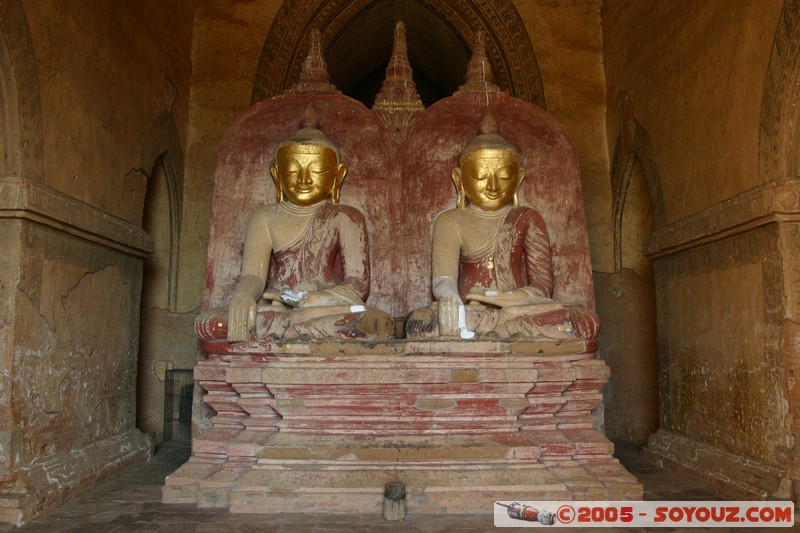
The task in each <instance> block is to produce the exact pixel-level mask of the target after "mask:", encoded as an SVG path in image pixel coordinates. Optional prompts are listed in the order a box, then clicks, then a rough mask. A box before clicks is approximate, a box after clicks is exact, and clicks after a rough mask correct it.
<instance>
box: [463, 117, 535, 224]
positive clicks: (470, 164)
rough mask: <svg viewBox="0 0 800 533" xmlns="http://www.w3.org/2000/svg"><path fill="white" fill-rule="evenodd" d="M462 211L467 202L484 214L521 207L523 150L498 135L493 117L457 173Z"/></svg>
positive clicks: (472, 143)
mask: <svg viewBox="0 0 800 533" xmlns="http://www.w3.org/2000/svg"><path fill="white" fill-rule="evenodd" d="M452 177H453V183H454V184H455V186H456V193H457V194H458V199H457V203H458V207H465V205H466V201H469V203H470V204H472V205H474V206H476V207H478V208H480V209H483V210H484V211H497V210H498V209H501V208H503V207H505V206H507V205H509V204H511V203H513V204H514V205H516V204H517V189H518V188H519V186H520V184H521V183H522V180H523V179H525V169H523V168H522V164H521V162H520V154H519V150H517V148H516V147H514V145H512V144H511V143H509V142H508V141H506V140H505V139H504V138H503V137H502V136H500V134H499V133H497V122H496V121H495V120H494V118H493V117H492V116H491V115H490V114H488V113H487V114H486V115H485V116H484V117H483V120H481V126H480V134H478V135H477V136H476V137H474V138H473V139H472V140H471V141H470V142H468V143H467V145H466V146H465V147H464V149H463V150H462V151H461V154H460V156H459V160H458V167H456V168H454V169H453V174H452Z"/></svg>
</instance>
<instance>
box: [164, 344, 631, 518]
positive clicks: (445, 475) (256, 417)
mask: <svg viewBox="0 0 800 533" xmlns="http://www.w3.org/2000/svg"><path fill="white" fill-rule="evenodd" d="M206 349H207V352H208V354H209V357H208V359H207V360H204V361H201V362H200V363H198V365H197V367H196V368H195V379H196V380H197V382H198V383H199V384H200V386H201V387H202V388H203V389H204V390H205V391H206V394H205V396H204V401H205V402H206V404H208V405H209V406H211V407H212V408H213V409H214V410H215V411H216V416H214V417H213V418H212V422H213V428H212V429H210V430H207V431H206V432H205V433H203V434H202V435H200V436H199V437H198V438H196V439H195V442H194V447H193V455H192V458H191V460H190V461H189V462H188V463H187V464H186V465H184V466H183V467H181V468H180V469H179V470H177V471H176V472H175V473H173V474H172V475H171V476H169V477H168V478H167V482H166V485H165V487H164V489H163V491H164V492H163V498H164V501H165V502H172V503H197V505H198V506H199V507H228V508H229V509H230V510H231V512H256V513H258V512H267V513H280V512H293V511H296V510H298V509H301V508H302V509H303V512H317V513H365V512H376V513H380V512H382V509H383V497H384V489H385V485H386V483H389V482H400V483H403V484H404V485H405V487H406V492H407V508H408V512H409V513H415V512H416V513H464V512H472V513H474V512H487V513H490V512H492V506H493V502H494V501H495V500H497V499H503V500H543V499H554V500H570V499H597V500H623V499H636V498H641V495H642V488H641V485H639V483H638V482H637V481H636V479H635V478H634V477H633V476H631V475H630V474H628V473H627V472H626V471H625V470H624V468H623V467H622V466H621V465H619V463H618V462H617V460H616V459H614V458H613V457H612V452H613V445H612V444H611V442H609V441H608V440H607V439H606V438H605V437H604V436H603V435H602V434H601V432H600V431H599V430H597V429H596V428H595V417H594V416H593V415H592V409H594V408H595V407H596V406H597V405H599V404H600V403H601V402H602V396H601V393H600V389H601V387H602V386H603V385H604V384H605V382H606V380H607V379H608V367H607V366H606V365H605V363H603V362H602V361H600V360H598V359H596V358H595V357H594V351H595V349H596V348H595V343H594V342H593V341H588V342H584V341H581V342H562V343H556V342H515V343H501V342H455V341H453V342H443V341H430V342H411V341H396V342H383V343H376V344H370V345H366V344H356V343H350V344H334V343H331V344H325V343H322V344H305V345H283V346H277V345H276V346H265V345H264V344H258V343H240V344H232V345H229V344H227V343H221V344H219V345H212V344H209V345H206Z"/></svg>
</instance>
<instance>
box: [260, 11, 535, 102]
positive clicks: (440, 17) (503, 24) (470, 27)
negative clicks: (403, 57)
mask: <svg viewBox="0 0 800 533" xmlns="http://www.w3.org/2000/svg"><path fill="white" fill-rule="evenodd" d="M379 13H380V14H381V16H379ZM362 17H363V18H362ZM404 17H411V18H412V19H413V20H405V23H406V29H407V31H408V32H409V47H410V48H411V50H410V51H411V55H412V56H414V50H413V47H414V44H413V43H414V39H413V37H412V34H413V33H414V32H415V31H417V30H416V29H415V27H414V21H418V22H419V23H421V24H422V23H424V24H429V25H431V27H434V26H435V27H436V28H437V29H438V30H437V31H433V30H431V31H428V32H425V33H426V38H427V39H428V40H430V39H432V38H440V37H438V36H439V35H441V39H444V40H446V43H445V42H443V43H442V48H441V49H448V50H454V53H456V54H460V55H463V65H462V68H463V69H465V67H466V61H467V60H468V58H469V50H470V48H471V46H470V45H471V43H473V42H474V39H475V35H476V34H477V32H478V31H483V33H484V35H485V37H486V48H487V53H488V56H489V61H490V62H491V65H492V69H493V70H494V73H495V76H496V78H497V83H498V85H499V86H500V87H501V88H502V89H503V90H506V91H508V92H509V94H511V95H512V96H516V97H517V98H522V99H524V100H527V101H529V102H532V103H535V104H537V105H538V106H540V107H542V108H544V107H545V97H544V89H543V85H542V79H541V74H540V72H539V66H538V63H537V61H536V54H535V52H534V49H533V46H532V44H531V42H530V38H529V37H528V33H527V30H526V28H525V24H524V22H523V21H522V18H521V17H520V15H519V13H518V12H517V10H516V8H515V7H514V5H513V3H512V2H511V0H492V1H489V0H478V1H475V0H379V1H378V2H374V0H331V1H328V2H317V1H316V0H300V1H296V2H284V3H283V5H282V6H281V8H280V9H279V11H278V13H277V14H276V15H275V19H274V20H273V23H272V26H271V28H270V32H269V34H268V36H267V39H266V41H265V44H264V48H263V50H262V53H261V58H260V60H259V65H258V70H257V73H256V78H255V83H254V86H253V95H252V102H253V103H255V102H258V101H261V100H263V99H265V98H269V97H271V96H276V95H278V94H281V93H282V92H283V91H284V90H285V89H286V88H288V87H290V86H291V84H292V83H293V82H294V81H295V80H296V79H297V76H298V74H299V69H300V65H301V63H302V61H303V58H304V57H305V55H306V54H307V52H308V48H307V47H308V32H309V31H310V30H311V28H318V29H319V30H320V31H321V32H322V40H323V47H324V48H325V51H326V57H327V55H328V54H327V52H329V51H330V50H329V48H331V47H332V46H335V40H336V38H337V36H338V35H340V34H341V33H342V32H345V31H348V30H351V29H352V25H353V24H354V23H355V21H357V20H369V21H371V24H370V25H368V26H369V28H368V29H369V31H368V32H367V33H365V38H366V37H369V39H370V40H369V42H370V43H371V45H370V46H361V47H359V49H357V50H354V49H353V47H348V53H352V54H362V55H363V56H364V57H359V58H353V59H352V60H351V61H349V62H348V63H347V64H346V65H343V66H342V67H341V68H344V69H348V68H350V65H355V64H363V65H364V67H363V68H365V69H366V70H365V72H363V73H362V74H364V75H366V74H368V73H369V72H372V71H373V70H375V69H377V68H379V66H380V65H379V64H372V63H375V61H372V62H370V60H369V59H368V56H367V54H371V53H372V52H373V51H374V50H375V49H382V48H385V54H383V56H384V57H383V61H384V62H385V61H386V60H388V58H389V56H390V54H391V42H392V34H393V28H394V24H395V22H396V21H397V20H399V19H401V18H404ZM376 25H380V27H376ZM384 26H385V31H383V30H381V28H383V27H384ZM428 34H429V35H428ZM384 40H385V42H384ZM428 48H429V49H437V47H435V46H434V47H430V46H429V47H428ZM462 52H463V53H462ZM369 57H372V56H371V55H370V56H369ZM413 59H414V57H412V60H413ZM421 60H422V63H423V64H421V65H417V64H415V65H414V67H415V70H416V69H417V68H419V69H420V70H422V71H430V72H435V71H436V70H437V69H436V68H433V67H432V66H431V67H429V66H427V65H426V64H425V62H426V61H429V62H431V64H433V62H435V61H437V60H438V61H439V63H441V64H440V66H439V70H441V69H443V70H445V71H448V70H449V69H452V68H457V67H458V65H451V64H444V63H445V62H443V61H441V57H439V58H437V57H434V56H430V57H427V58H421ZM453 63H459V61H455V62H453ZM329 65H330V67H331V78H332V79H334V80H336V79H337V78H338V76H337V75H336V74H335V71H336V69H337V68H338V66H337V65H336V61H335V60H331V59H330V58H329ZM463 71H464V70H462V73H463ZM457 76H458V75H457V74H456V73H449V74H448V79H451V78H454V77H457ZM349 77H351V78H352V75H350V76H349ZM462 81H463V78H462V79H458V80H456V81H455V86H457V85H459V84H460V83H461V82H462ZM446 85H449V83H447V84H446ZM345 92H346V91H345Z"/></svg>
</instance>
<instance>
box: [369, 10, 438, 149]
mask: <svg viewBox="0 0 800 533" xmlns="http://www.w3.org/2000/svg"><path fill="white" fill-rule="evenodd" d="M424 109H425V107H424V106H423V105H422V100H420V97H419V94H418V93H417V87H416V85H414V80H413V79H412V69H411V63H410V62H409V61H408V51H407V46H406V27H405V25H404V24H403V23H402V22H398V23H397V25H396V26H395V28H394V44H393V48H392V58H391V59H390V60H389V66H388V67H386V78H385V79H384V80H383V85H381V90H380V92H379V93H378V94H377V96H376V97H375V105H373V106H372V110H373V111H374V112H375V114H376V115H378V117H379V118H380V119H381V121H382V122H383V123H384V124H385V125H386V127H387V128H389V129H390V130H391V131H392V133H393V135H394V138H395V140H396V141H399V140H401V139H402V138H403V137H404V136H405V133H406V131H407V130H408V127H409V126H410V125H411V123H412V122H414V119H415V118H417V116H419V114H420V113H422V111H423V110H424Z"/></svg>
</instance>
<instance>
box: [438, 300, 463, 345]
mask: <svg viewBox="0 0 800 533" xmlns="http://www.w3.org/2000/svg"><path fill="white" fill-rule="evenodd" d="M461 305H462V304H461V300H460V299H459V298H457V297H455V296H442V297H441V298H439V335H441V336H442V337H458V336H459V327H458V308H459V307H460V306H461Z"/></svg>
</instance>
